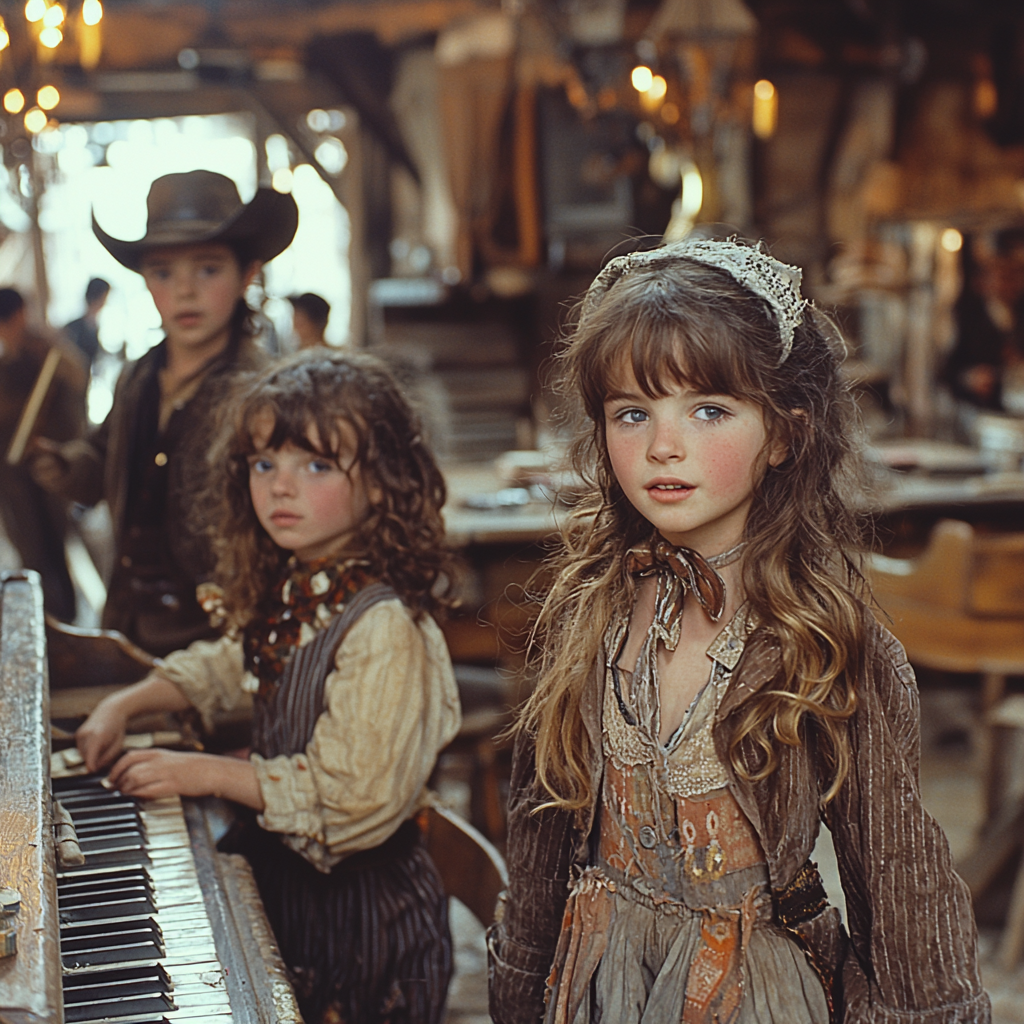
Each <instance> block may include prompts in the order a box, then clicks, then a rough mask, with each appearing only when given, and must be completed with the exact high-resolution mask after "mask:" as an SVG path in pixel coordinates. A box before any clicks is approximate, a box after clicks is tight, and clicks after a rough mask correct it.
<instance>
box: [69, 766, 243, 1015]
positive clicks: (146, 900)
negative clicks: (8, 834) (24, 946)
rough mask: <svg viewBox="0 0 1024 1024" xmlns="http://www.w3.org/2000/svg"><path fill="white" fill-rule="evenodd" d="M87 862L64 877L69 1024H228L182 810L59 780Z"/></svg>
mask: <svg viewBox="0 0 1024 1024" xmlns="http://www.w3.org/2000/svg"><path fill="white" fill-rule="evenodd" d="M53 792H54V796H55V797H56V799H58V800H60V802H61V803H62V804H63V805H64V807H65V808H66V809H67V810H68V812H69V813H70V815H71V818H72V820H73V821H74V824H75V831H76V832H77V834H78V841H79V844H80V845H81V847H82V852H83V853H84V854H85V858H86V861H85V864H84V865H82V866H81V867H75V868H69V869H58V872H57V902H58V912H59V918H60V954H61V963H62V968H63V974H64V1018H65V1021H66V1022H68V1024H92V1022H100V1021H103V1022H116V1024H162V1022H168V1024H170V1022H173V1021H179V1020H180V1021H186V1020H187V1021H189V1022H190V1024H230V1022H231V1021H232V1020H233V1017H232V1012H231V1005H230V1002H229V994H228V989H227V984H226V979H225V972H224V968H223V966H222V964H221V962H220V961H219V959H218V956H217V949H216V945H215V942H214V934H213V929H212V927H211V924H210V921H209V918H208V916H207V911H206V906H205V901H204V897H203V892H202V890H201V887H200V884H199V878H198V876H197V873H196V866H195V862H194V860H193V856H192V849H191V843H190V838H189V832H188V828H187V827H186V824H185V818H184V816H183V813H182V807H181V801H180V800H179V799H178V798H177V797H170V798H166V799H162V800H144V801H139V800H134V799H132V798H131V797H126V796H123V795H121V794H120V793H117V792H116V791H111V790H108V789H106V788H104V787H103V786H101V785H100V783H99V780H98V779H96V778H89V777H79V778H68V779H56V780H54V783H53Z"/></svg>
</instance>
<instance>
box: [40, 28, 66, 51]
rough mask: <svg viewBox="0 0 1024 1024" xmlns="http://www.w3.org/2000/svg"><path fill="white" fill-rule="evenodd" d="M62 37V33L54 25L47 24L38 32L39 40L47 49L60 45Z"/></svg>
mask: <svg viewBox="0 0 1024 1024" xmlns="http://www.w3.org/2000/svg"><path fill="white" fill-rule="evenodd" d="M63 38H64V33H63V32H61V30H60V29H59V28H57V26H56V25H47V26H46V28H44V29H43V31H42V32H40V33H39V42H41V43H42V44H43V46H45V47H46V48H47V49H48V50H53V49H56V48H57V47H58V46H60V44H61V40H62V39H63Z"/></svg>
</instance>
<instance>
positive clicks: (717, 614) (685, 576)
mask: <svg viewBox="0 0 1024 1024" xmlns="http://www.w3.org/2000/svg"><path fill="white" fill-rule="evenodd" d="M745 546H746V545H745V543H740V544H737V545H736V546H735V547H733V548H730V549H729V550H728V551H724V552H722V554H720V555H715V556H713V557H712V558H705V557H704V556H703V555H702V554H700V553H699V552H697V551H694V550H693V548H683V547H676V546H675V545H674V544H669V542H668V541H667V540H665V539H664V538H663V537H658V538H656V539H655V540H652V541H651V543H650V545H649V546H647V547H642V548H633V549H632V550H631V551H630V552H629V554H628V556H627V558H628V561H627V566H628V569H629V571H630V572H631V573H634V574H636V575H638V576H650V575H652V574H654V573H656V572H658V571H659V570H661V569H668V570H670V571H671V572H672V573H674V574H675V575H676V576H677V577H678V579H679V582H680V583H681V584H682V587H683V596H685V595H686V594H687V593H691V594H693V596H694V597H695V598H696V599H697V603H698V604H699V605H700V606H701V608H703V609H704V611H705V612H707V614H708V618H710V619H711V621H712V622H717V621H718V620H719V619H720V618H721V617H722V612H724V611H725V582H724V581H723V579H722V577H721V576H719V575H718V573H717V572H716V571H715V570H716V569H717V568H719V567H721V566H726V565H731V564H732V563H733V562H735V561H736V559H737V558H739V556H740V555H741V554H742V553H743V548H744V547H745Z"/></svg>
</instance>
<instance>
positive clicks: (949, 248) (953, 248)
mask: <svg viewBox="0 0 1024 1024" xmlns="http://www.w3.org/2000/svg"><path fill="white" fill-rule="evenodd" d="M939 244H940V245H941V246H942V248H943V249H945V250H946V252H959V251H960V250H961V249H962V248H963V247H964V236H963V235H961V234H960V232H959V231H957V229H956V228H946V230H945V231H943V232H942V235H941V236H940V238H939Z"/></svg>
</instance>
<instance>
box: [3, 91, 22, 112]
mask: <svg viewBox="0 0 1024 1024" xmlns="http://www.w3.org/2000/svg"><path fill="white" fill-rule="evenodd" d="M24 109H25V96H24V94H23V93H22V91H21V90H20V89H8V90H7V92H5V93H4V110H6V111H7V113H8V114H20V113H21V112H22V111H23V110H24Z"/></svg>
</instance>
